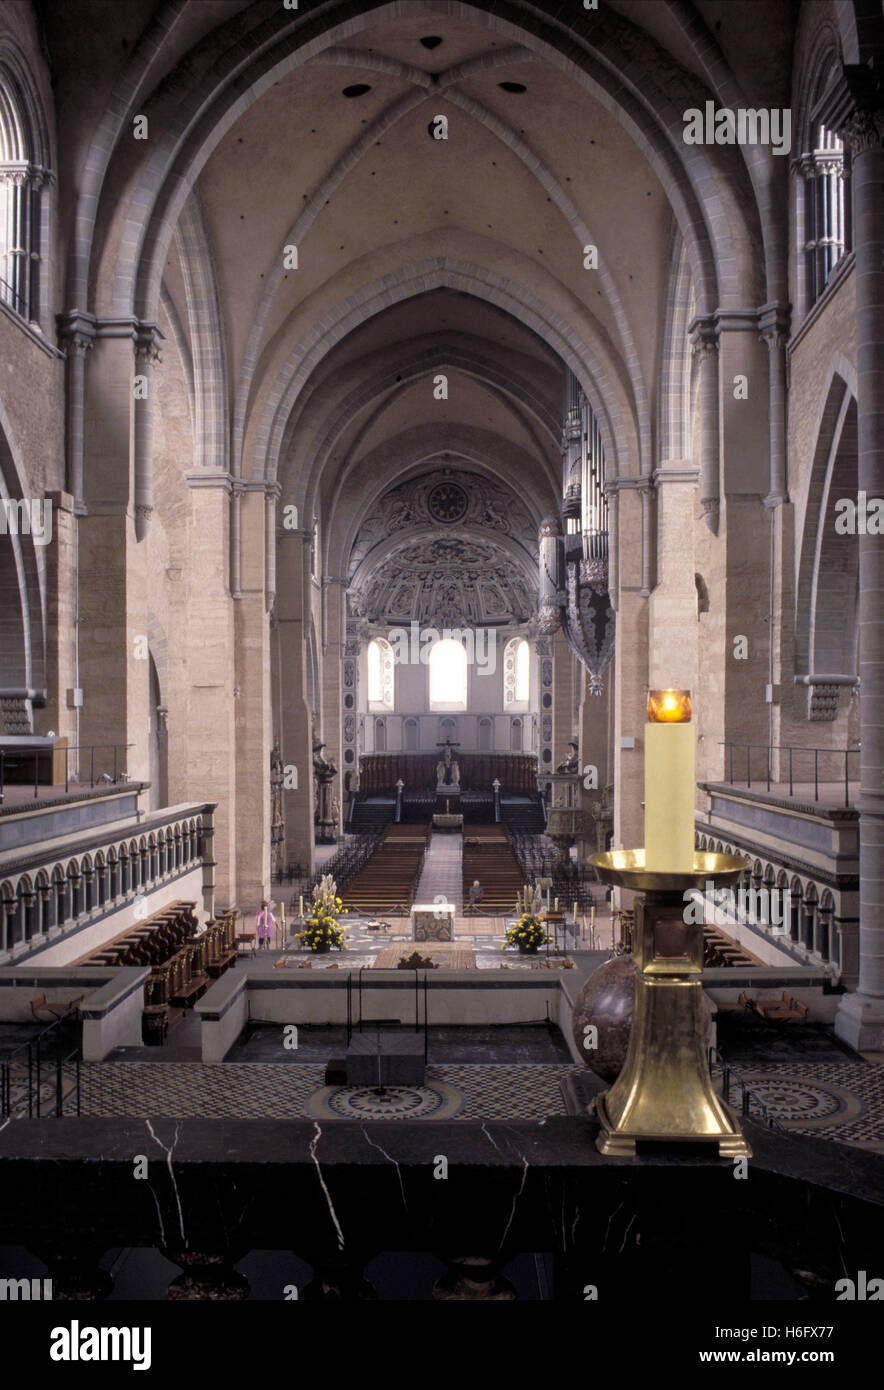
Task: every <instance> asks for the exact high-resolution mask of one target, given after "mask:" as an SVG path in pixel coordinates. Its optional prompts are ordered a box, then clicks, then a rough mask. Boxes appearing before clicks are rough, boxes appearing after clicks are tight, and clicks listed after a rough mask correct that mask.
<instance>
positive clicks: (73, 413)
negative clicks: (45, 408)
mask: <svg viewBox="0 0 884 1390" xmlns="http://www.w3.org/2000/svg"><path fill="white" fill-rule="evenodd" d="M58 337H59V343H60V345H61V347H62V348H63V349H64V352H65V356H66V359H67V420H66V429H67V439H66V452H67V490H68V492H69V493H71V495H72V496H73V499H74V512H75V514H76V515H77V516H82V514H83V512H84V510H85V509H84V503H83V455H84V433H83V422H84V410H85V395H86V353H87V352H88V351H89V349H90V348H91V347H92V343H93V340H94V338H95V319H94V318H93V317H92V315H91V314H81V313H79V312H77V311H76V310H75V311H74V312H73V313H72V314H65V315H63V316H60V317H59V329H58Z"/></svg>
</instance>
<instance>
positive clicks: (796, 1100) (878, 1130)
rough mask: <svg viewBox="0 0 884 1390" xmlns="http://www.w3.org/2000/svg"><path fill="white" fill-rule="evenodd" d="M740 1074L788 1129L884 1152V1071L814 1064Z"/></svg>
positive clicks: (855, 1065)
mask: <svg viewBox="0 0 884 1390" xmlns="http://www.w3.org/2000/svg"><path fill="white" fill-rule="evenodd" d="M740 1075H741V1076H742V1077H743V1079H744V1080H745V1082H746V1085H747V1086H748V1088H749V1090H750V1091H751V1092H752V1095H753V1097H757V1099H758V1100H759V1101H760V1102H761V1104H762V1105H764V1107H765V1108H766V1110H767V1112H768V1114H770V1115H773V1116H774V1117H775V1118H776V1119H777V1120H779V1121H780V1123H781V1124H782V1125H783V1127H784V1129H788V1130H792V1131H794V1132H795V1133H796V1134H808V1135H811V1136H813V1137H814V1138H822V1139H837V1140H838V1141H839V1143H842V1144H854V1145H856V1146H857V1147H859V1148H862V1149H870V1150H872V1151H874V1152H875V1153H884V1067H881V1066H869V1065H868V1064H867V1063H863V1062H857V1063H850V1062H847V1063H844V1062H838V1063H829V1062H816V1063H812V1064H810V1065H807V1066H803V1067H801V1068H800V1070H799V1069H798V1068H795V1069H790V1068H786V1067H781V1066H762V1067H745V1068H741V1069H740ZM750 1113H754V1107H752V1106H750Z"/></svg>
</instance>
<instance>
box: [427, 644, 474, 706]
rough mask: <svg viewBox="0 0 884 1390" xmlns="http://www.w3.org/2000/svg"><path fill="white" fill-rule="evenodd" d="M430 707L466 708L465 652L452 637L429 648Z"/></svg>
mask: <svg viewBox="0 0 884 1390" xmlns="http://www.w3.org/2000/svg"><path fill="white" fill-rule="evenodd" d="M429 665H430V709H466V707H467V653H466V648H465V647H464V645H463V643H461V642H458V641H456V640H455V639H454V638H453V637H445V638H443V639H442V641H441V642H436V643H435V644H434V645H433V647H432V648H431V650H430V662H429Z"/></svg>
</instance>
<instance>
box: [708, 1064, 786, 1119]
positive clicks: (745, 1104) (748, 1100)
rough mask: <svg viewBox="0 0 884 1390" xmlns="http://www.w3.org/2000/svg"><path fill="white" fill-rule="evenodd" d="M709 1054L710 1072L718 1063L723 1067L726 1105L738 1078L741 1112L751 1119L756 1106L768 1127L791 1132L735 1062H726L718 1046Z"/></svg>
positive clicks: (723, 1096)
mask: <svg viewBox="0 0 884 1390" xmlns="http://www.w3.org/2000/svg"><path fill="white" fill-rule="evenodd" d="M707 1055H708V1061H709V1070H710V1072H711V1071H712V1068H713V1065H717V1066H718V1067H720V1069H721V1098H722V1100H723V1101H724V1103H725V1105H730V1096H731V1080H732V1079H734V1080H736V1082H737V1085H738V1086H739V1087H740V1091H741V1095H740V1112H741V1114H743V1115H745V1116H747V1117H748V1118H750V1119H751V1118H752V1107H753V1106H754V1107H755V1109H756V1110H757V1112H758V1114H759V1115H760V1117H761V1119H762V1121H763V1122H764V1124H766V1125H767V1127H768V1129H773V1130H775V1131H776V1132H777V1134H789V1133H790V1132H791V1131H790V1130H788V1129H787V1128H786V1126H785V1125H783V1124H781V1123H780V1121H779V1120H778V1119H777V1118H776V1116H775V1115H771V1114H770V1113H769V1111H768V1109H767V1106H766V1105H765V1104H764V1101H762V1100H759V1099H758V1096H757V1095H756V1094H755V1092H754V1091H753V1090H752V1088H751V1087H750V1086H748V1085H747V1084H746V1082H745V1081H744V1080H743V1078H742V1076H741V1074H740V1072H739V1071H738V1070H737V1068H736V1067H735V1066H734V1065H733V1063H732V1062H726V1061H725V1060H724V1058H723V1057H722V1055H721V1053H720V1052H719V1050H718V1048H717V1047H710V1048H708V1049H707Z"/></svg>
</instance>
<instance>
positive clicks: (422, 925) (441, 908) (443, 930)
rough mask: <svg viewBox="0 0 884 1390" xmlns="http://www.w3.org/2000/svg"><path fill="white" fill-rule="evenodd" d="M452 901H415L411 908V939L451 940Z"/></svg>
mask: <svg viewBox="0 0 884 1390" xmlns="http://www.w3.org/2000/svg"><path fill="white" fill-rule="evenodd" d="M454 912H455V908H454V903H415V904H414V905H413V907H412V909H411V937H412V940H413V941H453V940H454Z"/></svg>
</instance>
